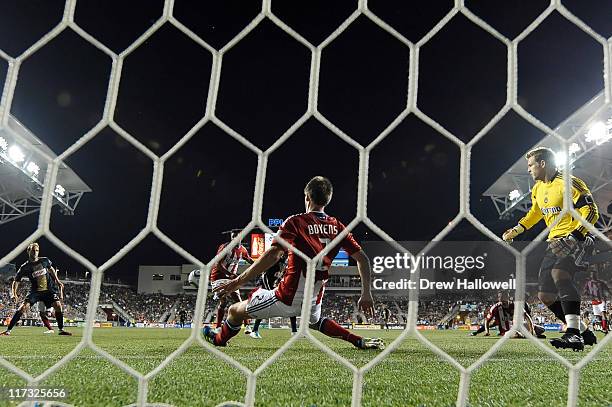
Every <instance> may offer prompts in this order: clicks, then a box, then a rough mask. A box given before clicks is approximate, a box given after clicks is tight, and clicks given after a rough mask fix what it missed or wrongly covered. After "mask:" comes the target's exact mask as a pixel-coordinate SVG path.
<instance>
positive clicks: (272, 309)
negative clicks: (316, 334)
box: [246, 281, 322, 324]
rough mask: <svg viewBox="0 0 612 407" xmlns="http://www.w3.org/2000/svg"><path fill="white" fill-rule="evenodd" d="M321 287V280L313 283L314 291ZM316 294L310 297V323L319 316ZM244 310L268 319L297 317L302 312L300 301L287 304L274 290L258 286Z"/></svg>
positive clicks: (257, 316) (259, 317)
mask: <svg viewBox="0 0 612 407" xmlns="http://www.w3.org/2000/svg"><path fill="white" fill-rule="evenodd" d="M320 289H321V282H320V281H317V282H316V283H315V290H314V292H315V293H317V294H318V293H319V290H320ZM317 297H318V295H314V296H313V297H312V300H311V301H312V308H311V309H310V323H311V324H314V323H316V322H318V321H319V319H320V318H321V303H322V301H319V303H318V304H317ZM246 312H247V314H249V316H250V317H251V318H256V319H268V318H278V317H283V318H288V317H298V316H300V315H301V314H302V301H299V300H298V301H294V303H293V304H291V305H287V304H285V303H283V302H282V301H281V300H279V299H278V298H276V294H274V290H266V289H265V288H259V289H258V290H257V291H255V292H254V293H253V294H252V295H251V298H249V302H248V304H247V307H246Z"/></svg>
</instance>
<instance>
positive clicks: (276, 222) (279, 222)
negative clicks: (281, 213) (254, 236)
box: [268, 218, 283, 227]
mask: <svg viewBox="0 0 612 407" xmlns="http://www.w3.org/2000/svg"><path fill="white" fill-rule="evenodd" d="M282 224H283V219H274V218H270V219H268V226H269V227H275V226H280V225H282Z"/></svg>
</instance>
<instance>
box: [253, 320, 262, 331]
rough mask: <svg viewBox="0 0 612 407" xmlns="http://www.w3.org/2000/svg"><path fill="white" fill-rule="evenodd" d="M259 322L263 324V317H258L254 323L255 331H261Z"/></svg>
mask: <svg viewBox="0 0 612 407" xmlns="http://www.w3.org/2000/svg"><path fill="white" fill-rule="evenodd" d="M259 324H261V319H256V320H255V323H254V324H253V332H259Z"/></svg>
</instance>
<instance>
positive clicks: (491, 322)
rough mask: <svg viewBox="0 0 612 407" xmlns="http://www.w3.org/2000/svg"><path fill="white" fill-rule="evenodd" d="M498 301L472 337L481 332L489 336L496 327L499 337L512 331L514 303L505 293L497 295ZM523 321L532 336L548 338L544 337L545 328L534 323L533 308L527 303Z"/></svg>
mask: <svg viewBox="0 0 612 407" xmlns="http://www.w3.org/2000/svg"><path fill="white" fill-rule="evenodd" d="M497 301H498V302H497V303H495V304H494V305H493V306H491V309H490V310H489V312H488V313H487V316H486V318H485V322H484V324H483V325H481V326H480V328H479V329H478V330H477V331H475V332H472V333H471V335H472V336H476V335H478V334H479V333H481V332H485V336H489V335H490V328H491V327H492V326H496V325H497V328H498V329H499V334H498V335H499V336H503V335H505V334H506V332H508V331H509V330H510V327H511V326H512V321H513V318H514V301H512V300H511V299H510V296H509V294H508V293H507V292H503V291H500V292H498V293H497ZM523 319H524V321H525V326H526V327H527V330H528V331H529V332H531V334H532V335H534V336H536V337H537V338H546V335H544V328H542V327H541V326H539V325H535V324H534V323H533V320H532V319H531V308H530V307H529V304H527V303H525V310H524V314H523ZM522 337H523V335H522V334H520V333H518V332H517V333H516V335H515V336H514V338H522Z"/></svg>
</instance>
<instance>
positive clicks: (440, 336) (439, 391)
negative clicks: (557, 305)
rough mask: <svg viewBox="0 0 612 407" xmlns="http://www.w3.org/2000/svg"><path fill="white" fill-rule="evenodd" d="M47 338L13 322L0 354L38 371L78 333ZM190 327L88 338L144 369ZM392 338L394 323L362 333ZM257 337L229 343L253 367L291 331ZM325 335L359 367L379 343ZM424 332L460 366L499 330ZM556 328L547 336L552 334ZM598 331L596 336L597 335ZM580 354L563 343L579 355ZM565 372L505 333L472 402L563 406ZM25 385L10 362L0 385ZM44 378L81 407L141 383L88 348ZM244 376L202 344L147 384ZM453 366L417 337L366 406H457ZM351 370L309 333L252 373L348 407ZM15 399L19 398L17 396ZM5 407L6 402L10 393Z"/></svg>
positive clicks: (225, 389)
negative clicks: (486, 333)
mask: <svg viewBox="0 0 612 407" xmlns="http://www.w3.org/2000/svg"><path fill="white" fill-rule="evenodd" d="M74 333H75V336H73V337H59V336H57V335H54V336H46V335H43V334H42V330H41V329H40V328H17V329H15V330H14V331H13V335H12V336H10V337H4V338H2V342H1V345H0V349H1V352H0V354H1V355H2V357H4V358H6V359H7V360H9V361H10V362H11V363H14V364H15V365H16V366H18V367H20V368H21V369H24V370H25V371H27V372H29V373H31V374H34V375H36V374H40V373H41V372H43V371H44V370H45V369H47V368H49V367H50V366H51V365H52V364H54V363H55V362H57V361H58V360H60V358H61V357H62V356H63V355H64V354H66V353H67V352H69V351H70V350H71V349H72V348H73V347H74V346H75V345H76V344H77V343H78V342H79V340H80V334H81V331H80V330H77V329H75V330H74ZM189 333H190V331H189V330H174V329H146V330H145V329H122V328H113V329H99V330H96V331H95V332H94V341H95V342H96V343H97V344H98V345H99V346H100V347H101V348H103V349H105V350H107V351H108V352H110V353H111V354H113V355H114V356H116V357H118V358H120V359H121V360H123V361H125V362H126V363H128V364H129V365H130V366H132V367H134V368H135V369H136V370H138V371H140V372H143V373H146V372H148V371H150V370H151V369H153V368H154V367H155V366H157V364H159V363H160V362H161V361H162V360H163V359H164V358H165V357H166V356H167V355H168V354H170V353H171V352H172V351H173V350H175V349H176V348H178V347H179V346H180V344H181V343H183V341H184V340H185V339H186V338H187V337H188V335H189ZM359 333H360V334H363V335H370V336H372V335H379V336H381V337H383V338H384V339H385V341H387V343H389V342H391V341H392V340H393V339H394V338H395V337H397V336H398V335H399V331H363V332H359ZM262 335H263V337H264V338H263V339H261V340H255V339H252V338H250V337H248V336H246V335H243V334H240V335H239V336H238V337H236V338H235V339H234V340H233V341H232V342H231V344H230V346H228V347H227V348H226V349H225V352H227V354H229V355H231V356H232V357H234V358H236V360H238V361H239V362H241V363H243V364H244V365H245V366H247V367H249V368H251V369H255V368H256V367H257V366H259V365H260V364H261V363H262V362H263V361H264V360H265V359H266V358H268V357H269V356H271V355H272V354H273V352H274V351H275V350H276V349H278V347H279V346H281V345H282V344H283V343H284V341H286V340H287V339H288V338H289V332H288V331H286V330H272V331H270V330H262ZM315 335H317V337H318V338H320V339H321V340H322V341H323V342H324V343H326V344H327V345H329V346H330V347H331V348H332V349H334V350H335V351H336V352H338V353H339V354H340V355H342V356H343V357H345V358H347V359H348V360H350V361H351V362H352V363H354V364H356V365H357V366H361V365H363V364H365V363H367V362H368V361H369V360H370V359H371V358H373V357H374V356H375V355H376V354H377V353H378V351H361V350H357V349H355V348H353V347H352V346H351V345H349V344H347V343H345V342H343V341H340V340H334V339H330V338H327V337H324V336H322V335H320V334H318V333H315ZM424 335H425V337H426V338H427V339H429V340H431V341H432V342H433V343H435V344H436V345H437V346H439V347H440V348H442V349H443V350H445V351H446V352H448V353H449V354H450V355H451V356H453V357H454V358H455V359H457V360H458V361H459V362H460V363H462V364H463V365H469V364H471V363H472V362H474V361H475V360H477V359H478V358H479V357H480V356H481V355H482V354H483V353H484V352H486V350H487V349H489V348H490V347H491V346H492V345H493V344H494V343H495V341H497V340H498V339H497V338H496V337H476V338H472V337H468V335H467V333H466V332H464V331H431V332H425V333H424ZM556 335H557V334H549V337H551V336H556ZM599 339H601V336H600V337H599ZM588 350H590V348H588V347H587V350H586V351H585V352H583V353H574V352H571V351H563V352H562V354H563V355H564V356H566V357H568V358H569V359H570V361H572V362H575V361H577V360H579V358H580V357H582V356H584V355H585V354H586V353H587V351H588ZM611 356H612V353H611V352H610V349H609V347H607V348H606V349H604V350H602V352H601V353H600V354H599V355H598V356H597V358H596V359H595V360H594V361H593V362H591V363H590V364H589V365H588V366H587V367H586V368H585V369H584V370H583V372H582V375H581V382H580V394H579V401H580V405H582V406H604V405H606V406H607V405H610V403H611V402H612V397H610V394H612V384H611V383H612V381H611V380H610V379H611V378H610V371H611V369H610V361H611ZM567 381H568V375H567V373H566V372H565V371H564V368H563V366H561V365H560V364H558V363H557V362H555V361H553V360H552V359H551V358H550V357H549V356H548V355H546V354H544V353H543V352H541V351H540V350H539V349H538V348H536V347H535V346H534V345H533V344H531V343H530V342H528V341H526V340H520V339H515V340H510V341H508V342H507V343H506V344H505V345H504V346H503V347H502V348H501V349H500V351H499V352H497V353H496V354H495V355H494V356H493V357H492V358H491V359H490V360H489V361H488V362H487V363H486V364H485V365H484V366H482V367H481V368H480V369H479V370H477V371H476V372H475V373H474V375H473V376H472V381H471V386H470V404H471V405H475V406H508V405H511V406H525V405H530V406H553V405H554V406H561V405H565V404H566V401H565V400H566V397H567ZM24 384H25V383H24V382H22V381H21V380H20V379H19V378H18V377H17V376H14V375H12V374H10V373H8V371H6V370H2V373H1V374H0V387H19V386H23V385H24ZM42 386H44V387H46V388H58V387H61V388H65V389H67V390H68V392H69V397H68V399H66V400H64V401H65V402H68V403H71V404H74V405H80V406H119V405H126V404H131V403H134V402H135V401H136V394H137V382H136V380H135V379H133V378H131V377H130V376H129V375H127V374H126V373H124V372H123V371H122V370H120V369H118V368H117V367H115V366H113V365H112V364H111V363H109V362H108V361H107V360H105V359H104V358H102V357H100V356H99V355H97V354H95V353H93V352H92V351H91V350H85V351H83V352H81V353H80V354H79V355H78V356H77V357H76V358H74V359H73V360H71V361H70V362H69V364H68V365H67V366H66V367H63V368H61V369H60V370H58V371H57V372H56V373H55V374H54V375H53V376H52V377H51V378H50V379H49V380H47V381H46V382H44V383H43V384H42ZM245 386H246V379H245V377H244V376H243V375H241V373H240V372H238V371H237V370H235V369H233V368H232V367H230V366H228V365H227V364H225V363H224V362H219V361H216V359H214V357H213V356H212V355H211V354H210V353H208V352H206V351H205V350H204V349H202V348H200V347H198V346H193V347H191V348H190V349H188V350H187V351H186V352H185V353H183V354H182V355H181V356H180V357H179V358H178V359H176V360H175V361H173V362H172V363H171V364H170V365H169V366H168V367H167V368H166V369H164V370H162V372H161V373H160V374H159V375H157V376H156V377H155V378H154V379H153V380H152V381H151V382H150V384H149V397H148V402H149V403H168V404H173V405H177V406H196V405H197V406H200V405H205V406H214V405H217V404H219V403H221V402H223V401H230V400H234V401H244V394H245V389H246V387H245ZM458 386H459V374H458V372H457V371H456V370H455V369H454V368H453V367H452V366H451V365H449V364H448V363H446V362H444V361H442V360H440V359H439V357H438V356H436V355H435V354H433V353H432V352H430V351H429V350H428V349H426V348H425V347H424V346H423V345H422V344H421V343H420V342H418V341H417V340H416V339H414V338H408V339H407V340H406V341H404V343H403V344H402V345H401V347H400V348H399V349H398V350H396V351H395V352H393V353H391V354H390V355H389V356H388V357H387V358H386V359H384V360H383V361H382V362H381V363H380V364H378V365H377V366H376V367H374V369H372V370H371V371H370V372H369V373H368V374H366V376H365V378H364V390H363V405H367V406H381V405H389V406H416V405H423V406H450V405H454V403H455V401H456V397H457V391H458ZM351 391H352V374H351V373H350V372H349V371H348V370H347V369H345V368H344V367H342V366H341V365H339V364H338V363H337V362H336V361H334V360H332V359H330V358H329V357H327V355H326V354H324V353H323V352H321V351H320V350H318V349H317V348H315V347H314V346H313V345H312V344H311V343H310V342H309V341H307V340H305V339H304V340H299V341H297V342H296V343H295V344H294V346H293V347H291V348H290V349H289V350H288V351H287V352H286V353H285V354H284V355H282V356H281V358H280V359H279V360H277V361H276V362H275V363H274V364H272V365H271V366H270V367H269V368H268V369H267V370H265V371H264V373H263V374H262V375H261V376H260V377H259V378H258V379H257V400H256V404H257V405H259V406H269V405H278V406H314V405H316V406H347V405H350V403H351ZM13 404H14V405H16V404H17V403H13ZM2 405H10V403H8V402H7V401H6V399H4V400H2Z"/></svg>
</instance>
